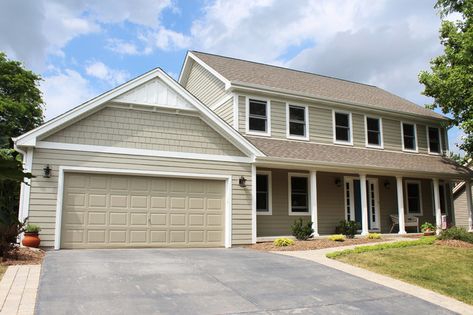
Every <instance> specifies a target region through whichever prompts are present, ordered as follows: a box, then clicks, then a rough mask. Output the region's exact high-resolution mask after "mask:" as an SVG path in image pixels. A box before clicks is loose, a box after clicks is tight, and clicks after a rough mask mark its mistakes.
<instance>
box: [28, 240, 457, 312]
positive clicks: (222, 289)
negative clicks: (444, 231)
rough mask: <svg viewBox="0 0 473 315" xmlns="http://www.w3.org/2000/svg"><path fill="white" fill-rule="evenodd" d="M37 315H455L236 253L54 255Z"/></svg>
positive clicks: (342, 278)
mask: <svg viewBox="0 0 473 315" xmlns="http://www.w3.org/2000/svg"><path fill="white" fill-rule="evenodd" d="M36 311H37V314H47V315H54V314H245V313H248V314H403V315H406V314H451V313H450V312H449V311H447V310H445V309H442V308H440V307H438V306H435V305H433V304H430V303H428V302H425V301H423V300H420V299H418V298H415V297H413V296H410V295H406V294H403V293H400V292H398V291H395V290H392V289H389V288H386V287H383V286H381V285H377V284H374V283H372V282H369V281H366V280H363V279H361V278H357V277H354V276H351V275H348V274H346V273H343V272H341V271H338V270H335V269H331V268H329V267H326V266H323V265H320V264H317V263H314V262H310V261H307V260H302V259H298V258H294V257H288V256H283V255H277V254H271V253H263V252H257V251H254V250H249V249H243V248H234V249H124V250H116V249H115V250H74V251H67V250H62V251H56V252H49V253H48V254H47V255H46V259H45V261H44V264H43V268H42V273H41V279H40V285H39V292H38V300H37V304H36Z"/></svg>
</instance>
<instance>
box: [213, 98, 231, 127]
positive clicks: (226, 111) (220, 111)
mask: <svg viewBox="0 0 473 315" xmlns="http://www.w3.org/2000/svg"><path fill="white" fill-rule="evenodd" d="M214 112H215V113H216V114H217V115H219V116H220V117H222V119H223V120H225V121H226V122H227V123H228V124H230V125H233V99H229V100H228V101H227V102H225V103H224V104H222V105H221V106H219V107H218V108H216V109H215V110H214Z"/></svg>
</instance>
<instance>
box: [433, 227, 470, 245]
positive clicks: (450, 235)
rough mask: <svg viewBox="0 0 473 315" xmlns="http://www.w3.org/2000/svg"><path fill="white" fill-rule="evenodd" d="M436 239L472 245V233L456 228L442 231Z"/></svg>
mask: <svg viewBox="0 0 473 315" xmlns="http://www.w3.org/2000/svg"><path fill="white" fill-rule="evenodd" d="M437 238H438V239H439V240H459V241H463V242H468V243H472V244H473V233H470V232H468V231H467V230H465V229H464V228H461V227H456V226H452V227H451V228H449V229H446V230H443V231H442V232H440V235H439V236H437Z"/></svg>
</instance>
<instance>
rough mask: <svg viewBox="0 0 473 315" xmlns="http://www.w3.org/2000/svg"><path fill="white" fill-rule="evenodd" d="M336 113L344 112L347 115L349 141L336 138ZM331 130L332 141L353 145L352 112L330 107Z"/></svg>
mask: <svg viewBox="0 0 473 315" xmlns="http://www.w3.org/2000/svg"><path fill="white" fill-rule="evenodd" d="M336 114H345V115H348V124H349V126H348V127H349V134H348V135H349V137H350V139H349V141H343V140H337V126H336V123H335V116H336ZM332 132H333V143H334V144H341V145H349V146H353V117H352V113H351V112H348V111H344V110H338V109H332Z"/></svg>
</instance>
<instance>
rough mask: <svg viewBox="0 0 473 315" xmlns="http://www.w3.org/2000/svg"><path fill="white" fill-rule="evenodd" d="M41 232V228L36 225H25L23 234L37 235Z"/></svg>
mask: <svg viewBox="0 0 473 315" xmlns="http://www.w3.org/2000/svg"><path fill="white" fill-rule="evenodd" d="M39 231H41V228H40V227H39V226H38V225H36V224H29V223H28V224H27V225H26V227H25V232H27V233H39Z"/></svg>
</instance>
